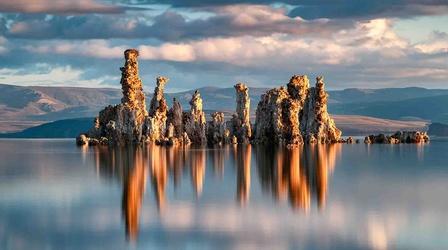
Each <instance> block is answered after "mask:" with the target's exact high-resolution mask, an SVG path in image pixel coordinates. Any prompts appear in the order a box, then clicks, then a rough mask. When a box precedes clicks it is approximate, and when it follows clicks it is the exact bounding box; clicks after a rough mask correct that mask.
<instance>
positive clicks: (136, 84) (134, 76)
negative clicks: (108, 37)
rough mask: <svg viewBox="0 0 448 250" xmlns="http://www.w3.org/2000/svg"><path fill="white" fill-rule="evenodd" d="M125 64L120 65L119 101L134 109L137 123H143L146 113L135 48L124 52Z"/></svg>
mask: <svg viewBox="0 0 448 250" xmlns="http://www.w3.org/2000/svg"><path fill="white" fill-rule="evenodd" d="M124 57H125V60H126V61H125V64H124V67H121V68H120V70H121V81H120V83H121V88H122V91H123V98H122V99H121V103H123V104H124V105H125V106H127V107H129V108H130V109H132V110H135V111H136V120H137V122H138V123H140V124H141V123H143V120H144V118H145V116H147V115H148V112H147V111H146V103H145V93H143V86H142V81H141V80H140V77H139V75H138V62H137V57H138V51H137V50H135V49H128V50H126V51H125V52H124Z"/></svg>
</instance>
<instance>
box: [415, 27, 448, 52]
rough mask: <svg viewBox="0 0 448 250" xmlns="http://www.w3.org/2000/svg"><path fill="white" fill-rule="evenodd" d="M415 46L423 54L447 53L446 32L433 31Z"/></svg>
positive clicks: (447, 41) (447, 39) (447, 38)
mask: <svg viewBox="0 0 448 250" xmlns="http://www.w3.org/2000/svg"><path fill="white" fill-rule="evenodd" d="M415 48H416V49H418V50H419V51H420V52H422V53H425V54H435V53H447V54H448V34H447V33H445V32H439V31H434V32H433V33H432V34H431V36H430V37H429V39H427V40H426V41H423V42H421V43H418V44H416V45H415Z"/></svg>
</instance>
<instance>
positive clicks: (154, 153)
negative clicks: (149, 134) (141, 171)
mask: <svg viewBox="0 0 448 250" xmlns="http://www.w3.org/2000/svg"><path fill="white" fill-rule="evenodd" d="M150 150H151V181H152V186H153V188H154V194H155V198H156V202H157V208H158V209H159V211H161V212H163V209H164V208H165V189H166V184H167V168H166V167H167V166H166V160H167V159H166V151H165V150H166V148H164V147H157V146H154V147H151V148H150Z"/></svg>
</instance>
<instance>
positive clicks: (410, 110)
mask: <svg viewBox="0 0 448 250" xmlns="http://www.w3.org/2000/svg"><path fill="white" fill-rule="evenodd" d="M328 109H329V111H330V113H332V114H343V115H364V116H373V117H379V118H386V119H408V118H412V119H414V120H418V119H421V120H430V121H433V122H448V95H439V96H431V97H420V98H412V99H406V100H401V101H388V102H373V103H372V102H359V103H348V104H336V105H328Z"/></svg>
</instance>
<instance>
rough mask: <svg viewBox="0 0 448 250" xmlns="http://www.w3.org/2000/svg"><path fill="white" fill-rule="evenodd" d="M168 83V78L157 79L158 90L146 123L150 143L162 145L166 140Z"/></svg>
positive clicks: (146, 133)
mask: <svg viewBox="0 0 448 250" xmlns="http://www.w3.org/2000/svg"><path fill="white" fill-rule="evenodd" d="M167 82H168V78H166V77H157V82H156V88H155V89H154V95H153V97H152V100H151V105H150V108H149V116H148V117H147V118H146V122H145V128H146V129H145V135H146V137H147V139H148V140H149V141H153V142H156V143H160V142H162V141H163V140H164V139H165V136H166V132H167V131H166V129H167V124H166V121H167V113H168V105H167V104H166V100H165V96H164V93H163V92H164V89H165V84H166V83H167Z"/></svg>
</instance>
